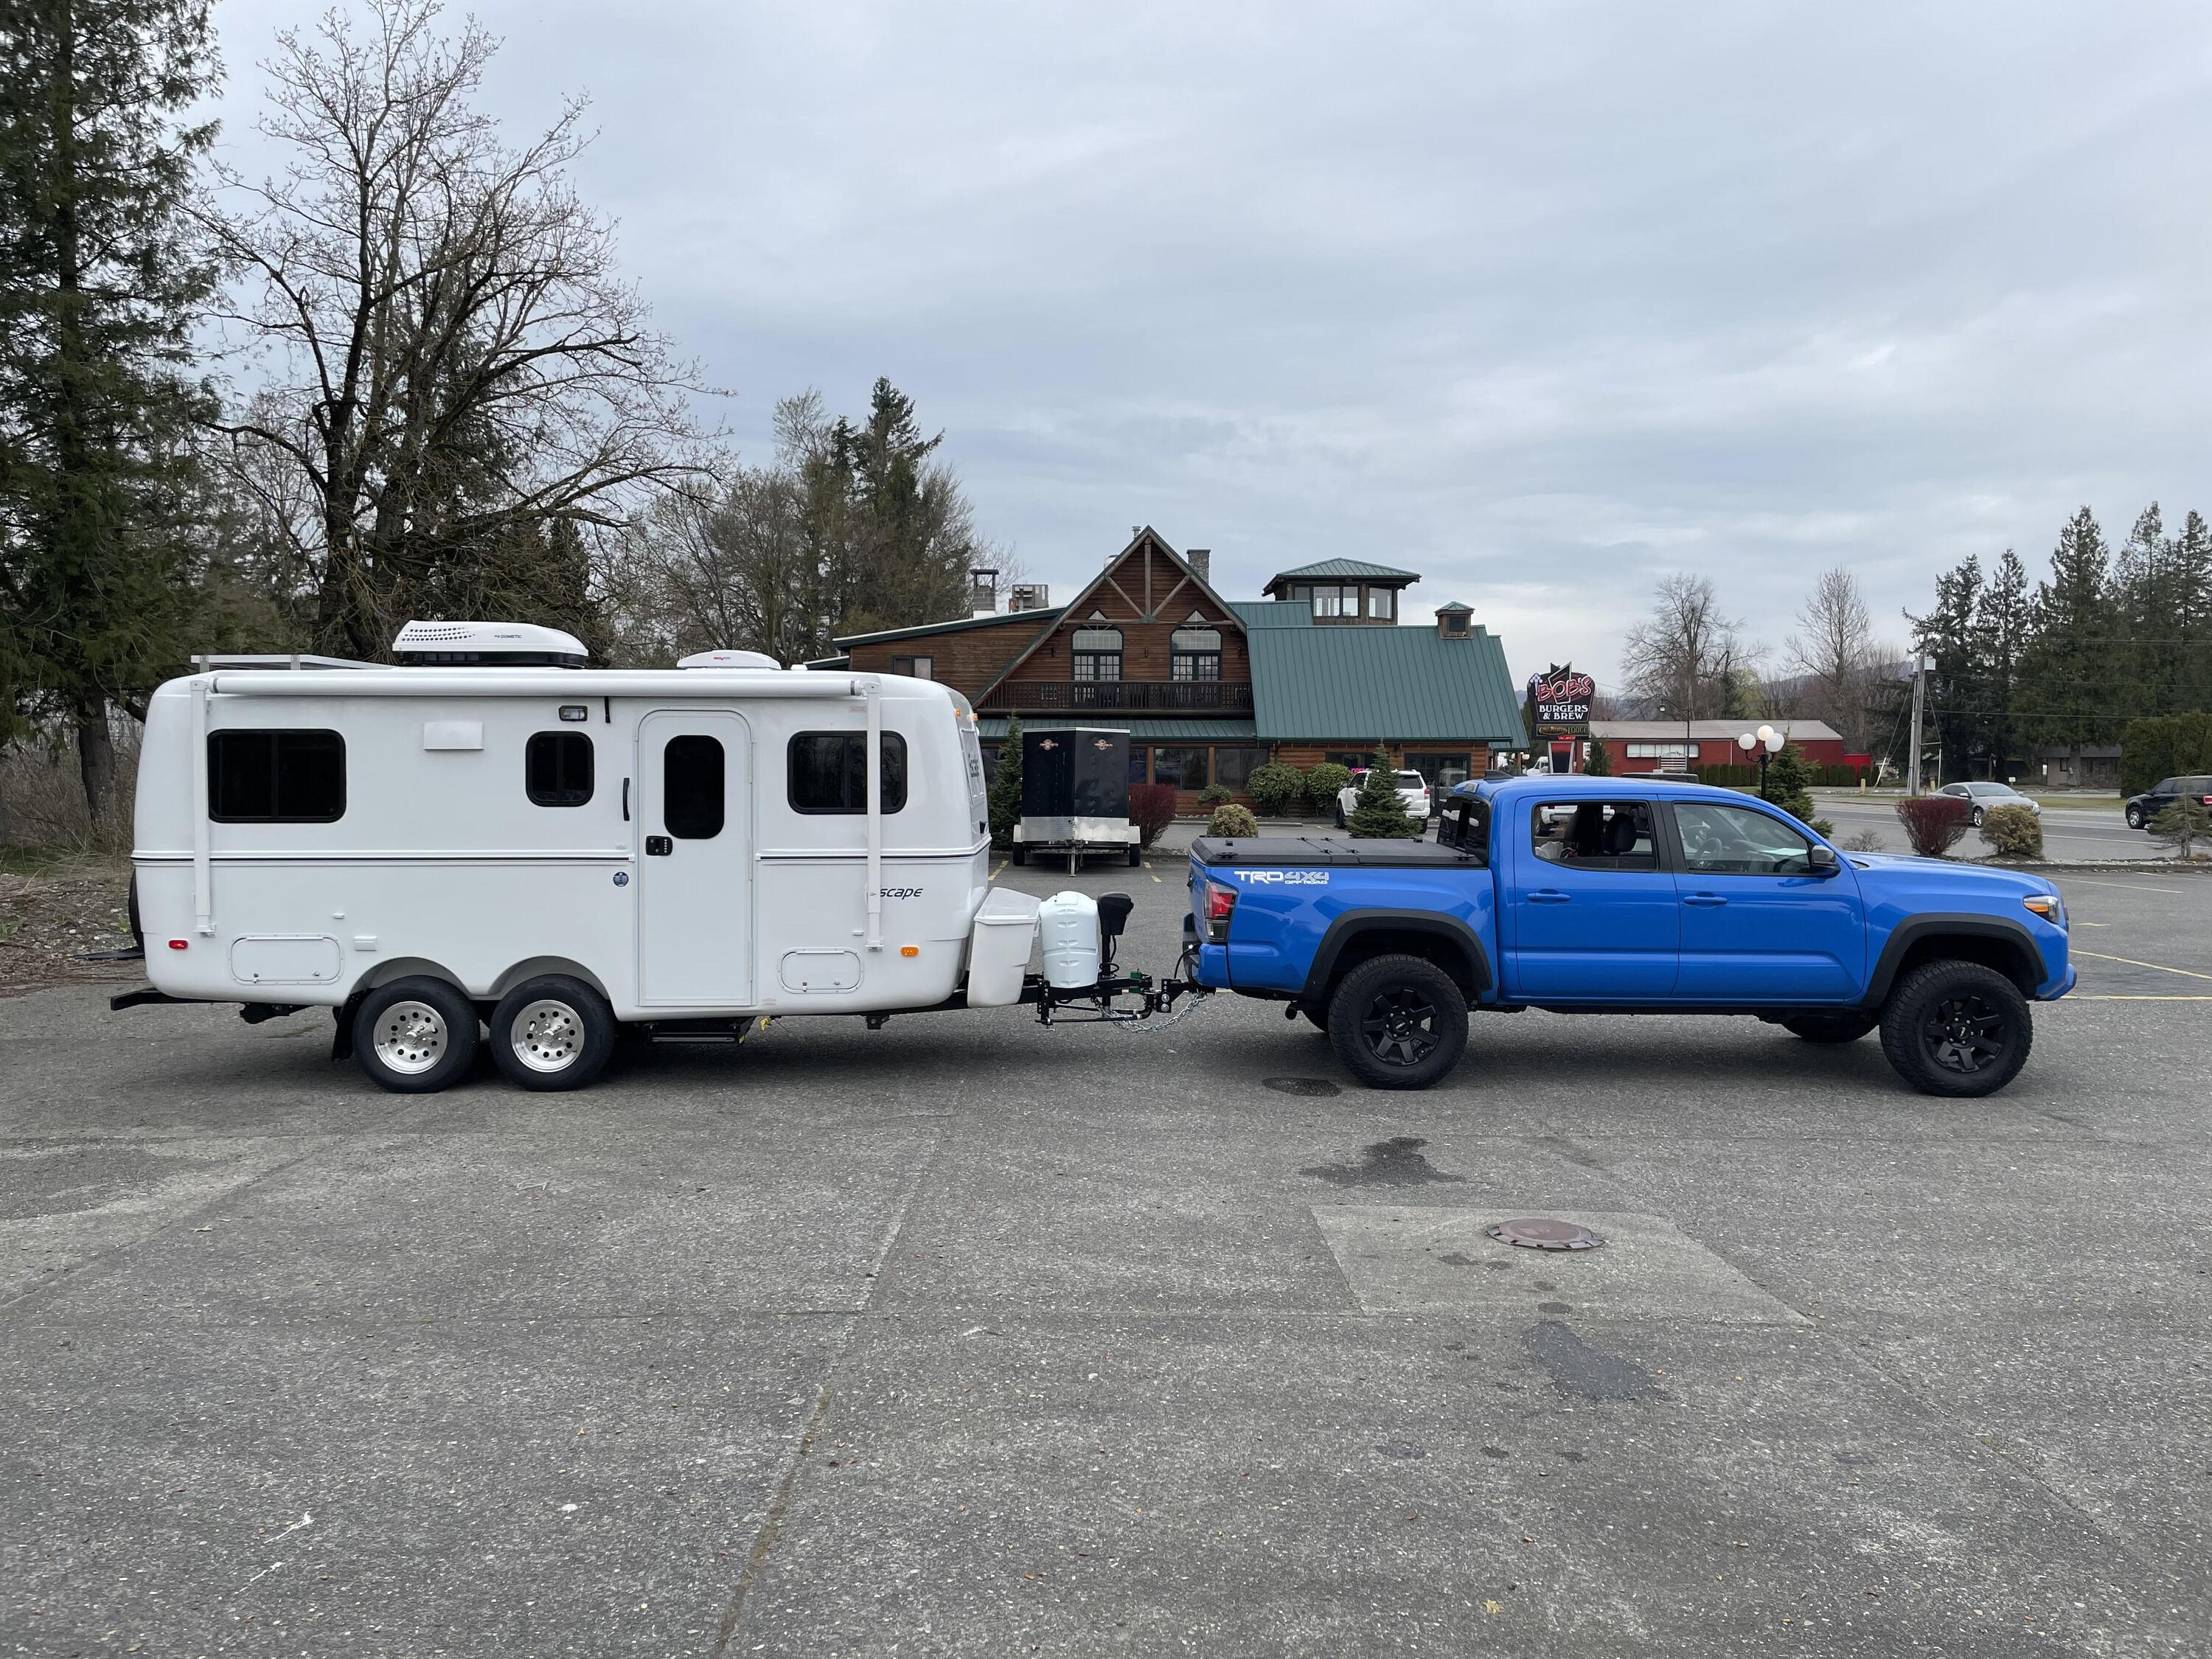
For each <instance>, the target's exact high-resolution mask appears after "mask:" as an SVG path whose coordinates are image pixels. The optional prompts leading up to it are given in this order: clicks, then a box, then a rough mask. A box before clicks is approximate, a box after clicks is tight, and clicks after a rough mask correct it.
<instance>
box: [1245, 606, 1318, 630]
mask: <svg viewBox="0 0 2212 1659" xmlns="http://www.w3.org/2000/svg"><path fill="white" fill-rule="evenodd" d="M1229 608H1230V609H1231V611H1235V612H1236V613H1237V620H1238V621H1239V622H1242V623H1243V624H1244V629H1245V632H1247V633H1249V632H1250V631H1251V630H1252V629H1255V628H1311V627H1312V626H1313V602H1312V601H1311V600H1310V599H1231V600H1230V601H1229Z"/></svg>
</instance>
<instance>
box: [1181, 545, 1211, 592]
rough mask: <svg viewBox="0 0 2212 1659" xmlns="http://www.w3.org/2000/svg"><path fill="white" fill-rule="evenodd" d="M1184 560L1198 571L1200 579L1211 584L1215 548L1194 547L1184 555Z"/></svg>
mask: <svg viewBox="0 0 2212 1659" xmlns="http://www.w3.org/2000/svg"><path fill="white" fill-rule="evenodd" d="M1182 557H1183V562H1184V563H1185V564H1188V566H1189V567H1190V568H1192V569H1193V570H1195V571H1196V572H1198V579H1199V580H1200V581H1202V582H1205V583H1206V584H1207V585H1209V586H1211V585H1212V581H1213V550H1212V548H1210V547H1194V548H1192V549H1191V550H1189V551H1188V553H1185V554H1184V555H1183V556H1182Z"/></svg>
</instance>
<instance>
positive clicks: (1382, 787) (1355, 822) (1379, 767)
mask: <svg viewBox="0 0 2212 1659" xmlns="http://www.w3.org/2000/svg"><path fill="white" fill-rule="evenodd" d="M1347 822H1348V823H1349V825H1350V827H1351V829H1352V834H1353V835H1355V836H1369V837H1371V838H1373V839H1376V840H1385V839H1392V838H1395V839H1396V840H1399V841H1403V840H1405V839H1406V837H1407V836H1414V835H1419V833H1420V831H1419V829H1417V828H1416V827H1415V825H1414V823H1413V817H1411V815H1409V814H1408V813H1407V811H1406V803H1405V802H1403V801H1402V800H1400V799H1398V770H1397V769H1396V768H1395V767H1394V766H1392V765H1391V764H1390V757H1389V756H1388V755H1387V754H1385V753H1383V750H1381V749H1380V748H1377V749H1376V751H1375V758H1374V759H1373V760H1370V762H1368V763H1367V775H1366V776H1365V777H1364V778H1362V779H1361V780H1360V781H1359V795H1358V799H1357V801H1356V802H1355V803H1354V805H1353V806H1352V816H1351V817H1350V819H1349V820H1347Z"/></svg>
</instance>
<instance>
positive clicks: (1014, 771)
mask: <svg viewBox="0 0 2212 1659" xmlns="http://www.w3.org/2000/svg"><path fill="white" fill-rule="evenodd" d="M989 802H990V816H991V845H992V846H994V847H1012V845H1013V844H1014V826H1015V825H1016V824H1017V823H1020V822H1021V817H1022V722H1021V717H1020V716H1019V715H1016V716H1015V717H1013V718H1012V719H1011V720H1008V721H1007V722H1006V747H1005V748H1003V749H1001V750H999V769H998V771H997V772H995V773H994V774H993V775H992V777H991V793H990V796H989Z"/></svg>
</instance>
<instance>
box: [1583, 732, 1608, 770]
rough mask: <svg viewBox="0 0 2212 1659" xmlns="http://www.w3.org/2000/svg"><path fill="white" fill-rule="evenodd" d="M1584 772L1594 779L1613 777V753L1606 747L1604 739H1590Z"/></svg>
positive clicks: (1584, 759)
mask: <svg viewBox="0 0 2212 1659" xmlns="http://www.w3.org/2000/svg"><path fill="white" fill-rule="evenodd" d="M1583 772H1584V773H1585V774H1587V775H1589V776H1590V777H1593V778H1609V777H1611V776H1612V775H1613V753H1612V751H1611V750H1608V749H1607V747H1606V746H1605V740H1604V739H1603V738H1591V739H1590V746H1589V755H1588V756H1587V757H1584V758H1583Z"/></svg>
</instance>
